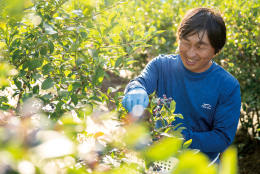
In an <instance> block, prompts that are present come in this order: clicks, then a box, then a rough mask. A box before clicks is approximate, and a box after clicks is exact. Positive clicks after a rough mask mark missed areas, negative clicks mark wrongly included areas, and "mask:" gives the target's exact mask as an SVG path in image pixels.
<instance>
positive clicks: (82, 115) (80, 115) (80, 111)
mask: <svg viewBox="0 0 260 174" xmlns="http://www.w3.org/2000/svg"><path fill="white" fill-rule="evenodd" d="M77 116H78V118H79V119H81V120H82V121H84V112H83V111H82V110H78V111H77Z"/></svg>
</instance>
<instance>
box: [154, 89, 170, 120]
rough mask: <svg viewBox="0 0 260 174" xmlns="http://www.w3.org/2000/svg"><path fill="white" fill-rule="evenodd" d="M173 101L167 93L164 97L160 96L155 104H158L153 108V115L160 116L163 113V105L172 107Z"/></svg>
mask: <svg viewBox="0 0 260 174" xmlns="http://www.w3.org/2000/svg"><path fill="white" fill-rule="evenodd" d="M171 101H172V98H171V97H170V98H167V97H166V95H165V94H163V98H160V99H159V100H158V101H157V102H155V104H156V105H157V106H156V107H155V108H154V109H153V116H155V117H160V116H161V113H160V110H161V106H162V105H164V104H166V105H167V107H170V105H171Z"/></svg>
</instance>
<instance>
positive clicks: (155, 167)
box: [152, 163, 162, 171]
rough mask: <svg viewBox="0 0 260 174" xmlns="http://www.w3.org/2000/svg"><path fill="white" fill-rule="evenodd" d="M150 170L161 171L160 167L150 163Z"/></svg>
mask: <svg viewBox="0 0 260 174" xmlns="http://www.w3.org/2000/svg"><path fill="white" fill-rule="evenodd" d="M152 168H153V171H161V170H162V166H159V165H155V164H154V163H152Z"/></svg>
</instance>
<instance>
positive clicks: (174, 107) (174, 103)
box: [170, 100, 176, 113]
mask: <svg viewBox="0 0 260 174" xmlns="http://www.w3.org/2000/svg"><path fill="white" fill-rule="evenodd" d="M175 109H176V102H175V101H174V100H172V101H171V105H170V110H171V112H172V113H174V111H175Z"/></svg>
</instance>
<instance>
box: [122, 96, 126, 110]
mask: <svg viewBox="0 0 260 174" xmlns="http://www.w3.org/2000/svg"><path fill="white" fill-rule="evenodd" d="M126 99H127V96H124V98H123V100H122V105H123V107H124V108H125V109H126Z"/></svg>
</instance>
